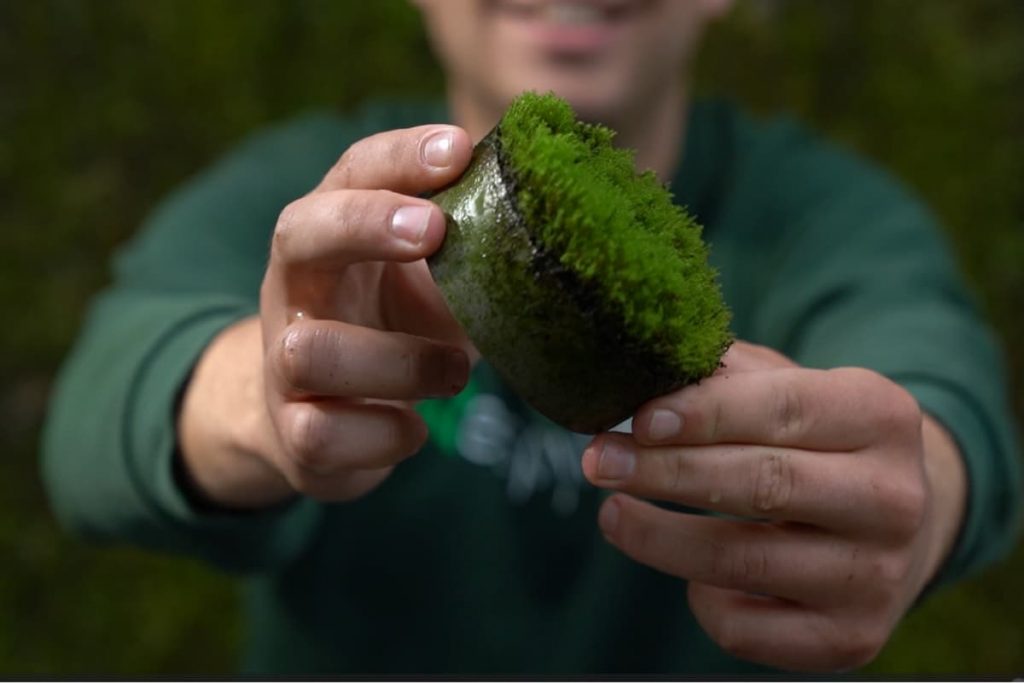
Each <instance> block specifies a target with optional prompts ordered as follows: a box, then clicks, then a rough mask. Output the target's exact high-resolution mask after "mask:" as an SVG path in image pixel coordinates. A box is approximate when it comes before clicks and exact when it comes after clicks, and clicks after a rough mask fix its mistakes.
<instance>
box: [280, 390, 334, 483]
mask: <svg viewBox="0 0 1024 683" xmlns="http://www.w3.org/2000/svg"><path fill="white" fill-rule="evenodd" d="M329 444H330V430H329V428H328V424H327V418H326V417H325V416H324V415H323V414H322V413H321V412H319V411H317V410H315V409H313V408H312V407H309V406H307V407H304V408H302V409H300V410H299V411H298V412H297V413H296V414H295V416H294V417H293V418H292V422H291V426H290V429H289V445H290V447H291V448H290V452H291V456H292V460H294V462H295V464H296V465H298V466H299V468H301V469H303V470H311V471H319V470H323V469H324V468H325V467H326V466H327V465H328V464H329V463H330V457H329V453H328V446H329Z"/></svg>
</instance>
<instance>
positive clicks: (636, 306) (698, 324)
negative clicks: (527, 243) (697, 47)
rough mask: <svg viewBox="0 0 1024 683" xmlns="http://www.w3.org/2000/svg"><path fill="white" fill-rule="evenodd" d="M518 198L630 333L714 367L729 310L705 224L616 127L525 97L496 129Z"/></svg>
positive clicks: (559, 103)
mask: <svg viewBox="0 0 1024 683" xmlns="http://www.w3.org/2000/svg"><path fill="white" fill-rule="evenodd" d="M498 134H499V141H500V145H501V148H502V152H503V156H504V159H505V163H506V170H507V172H509V173H510V174H511V176H512V179H513V181H514V188H515V198H516V201H517V203H518V207H519V210H520V212H521V213H522V216H523V219H524V223H525V224H526V226H527V229H528V230H529V231H530V232H531V235H532V238H533V239H534V240H535V243H536V244H537V246H538V247H539V248H541V249H543V250H544V251H545V252H547V253H548V254H549V255H551V256H552V257H554V258H557V259H558V261H559V263H560V264H561V265H562V266H563V267H564V268H566V269H568V270H569V271H570V272H571V273H573V274H574V275H575V277H576V278H578V280H579V281H580V283H581V284H582V285H583V286H584V287H585V288H588V289H589V290H590V291H592V292H593V293H594V294H595V295H596V296H595V299H596V300H597V301H599V302H601V305H602V306H603V307H605V310H604V312H605V313H606V314H610V315H611V317H612V318H613V319H620V320H622V321H623V323H624V328H625V331H626V333H627V334H628V335H629V336H630V337H632V338H633V339H634V340H635V341H636V342H638V343H639V344H641V345H643V346H646V347H647V348H649V349H650V351H651V352H652V353H654V354H655V355H656V356H657V357H659V358H661V359H663V361H664V362H666V363H667V364H668V365H669V366H670V367H673V368H674V369H675V370H677V371H678V372H680V373H681V374H683V375H685V376H688V377H692V378H697V377H702V376H705V375H708V374H710V373H712V372H713V371H714V370H715V368H716V367H717V366H718V362H719V359H720V357H721V354H722V353H723V351H724V350H725V349H726V348H727V346H728V344H729V342H730V334H729V331H728V326H729V312H728V310H727V309H726V307H725V305H724V303H723V301H722V297H721V294H720V291H719V288H718V285H717V283H716V280H715V273H714V271H713V270H712V269H711V268H710V266H709V265H708V263H707V247H706V246H705V245H704V243H703V241H702V240H701V229H700V226H699V225H697V223H696V222H695V221H694V220H693V219H692V218H691V217H690V216H689V215H688V214H687V213H686V212H685V211H684V210H683V209H682V208H680V207H678V206H676V205H674V204H673V203H672V201H671V199H672V197H671V194H670V193H669V192H668V190H666V189H665V188H664V187H663V186H662V185H661V183H659V182H658V180H657V178H656V177H655V175H654V174H653V173H651V172H647V173H642V174H639V175H638V174H637V173H636V172H635V170H634V162H633V154H632V153H631V152H630V151H626V150H620V149H616V148H615V147H613V146H612V138H613V135H614V133H613V132H612V131H611V130H609V129H607V128H605V127H603V126H596V125H590V124H586V123H582V122H580V121H577V120H576V117H575V115H574V113H573V111H572V109H571V108H570V107H569V105H568V104H567V103H566V102H565V101H563V100H561V99H559V98H558V97H556V96H554V95H552V94H547V95H537V94H535V93H525V94H523V95H521V96H520V97H519V98H517V99H516V100H515V101H514V102H513V103H512V105H511V107H510V108H509V109H508V111H507V112H506V113H505V116H504V117H503V118H502V120H501V122H500V124H499V126H498Z"/></svg>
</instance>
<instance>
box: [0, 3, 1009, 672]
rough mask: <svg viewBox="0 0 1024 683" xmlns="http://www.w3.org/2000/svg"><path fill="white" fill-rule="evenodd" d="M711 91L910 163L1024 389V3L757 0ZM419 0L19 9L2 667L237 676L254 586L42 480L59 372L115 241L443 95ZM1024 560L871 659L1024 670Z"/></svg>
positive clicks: (2, 279)
mask: <svg viewBox="0 0 1024 683" xmlns="http://www.w3.org/2000/svg"><path fill="white" fill-rule="evenodd" d="M698 85H699V89H700V91H701V92H703V93H714V94H724V95H727V96H729V97H732V98H735V99H737V100H739V101H741V102H744V103H745V104H746V105H747V106H749V107H750V108H752V109H754V110H756V111H759V112H765V113H771V112H776V111H786V112H792V113H795V114H796V115H797V116H799V117H801V118H802V119H804V120H805V121H807V122H808V123H810V124H811V125H812V126H814V127H816V128H818V129H820V130H822V131H824V132H825V133H827V134H828V135H830V136H831V137H833V138H835V139H838V140H840V141H841V142H842V143H844V144H846V145H848V146H850V147H853V148H855V149H857V150H859V151H860V152H862V153H864V154H866V155H868V156H869V157H872V158H874V159H876V160H877V161H879V162H881V163H882V164H885V165H886V166H888V167H890V168H891V169H894V170H895V171H896V172H897V173H898V174H899V175H901V176H902V177H903V178H904V179H905V180H906V181H907V182H908V183H910V185H912V186H913V187H914V188H915V189H916V190H917V191H918V192H919V193H920V194H922V195H923V196H924V197H925V199H926V200H928V201H929V202H930V203H931V205H932V206H933V207H934V208H935V209H936V211H937V212H938V213H939V215H940V216H941V217H942V218H943V219H944V221H945V224H946V226H947V228H948V230H949V234H950V235H951V237H952V240H953V242H954V244H955V246H956V248H957V251H958V254H959V256H960V259H961V263H962V265H963V267H964V269H965V272H966V273H967V275H968V277H969V279H970V282H971V284H972V286H973V287H974V288H975V291H976V292H977V293H978V296H979V300H980V301H981V303H982V305H983V306H984V307H985V308H986V310H987V311H988V313H989V314H990V317H991V319H992V320H993V322H994V324H995V325H996V327H997V328H998V330H999V331H1000V333H1001V334H1002V336H1003V339H1004V340H1005V343H1006V346H1007V349H1008V350H1009V355H1010V367H1011V370H1012V377H1011V380H1012V382H1013V385H1014V387H1015V406H1016V410H1017V414H1018V415H1022V410H1021V408H1022V406H1024V400H1022V397H1024V395H1022V392H1024V317H1022V314H1024V3H1021V2H1019V0H929V2H924V3H917V2H906V1H905V0H846V1H839V0H836V1H829V2H826V1H822V0H788V1H787V0H775V1H770V0H747V1H746V2H742V0H741V1H740V3H739V6H738V7H737V10H736V11H735V12H734V13H733V14H732V16H730V18H729V19H728V20H727V21H725V22H723V23H722V24H721V25H720V26H718V27H717V28H716V29H715V31H714V33H713V35H711V36H710V38H709V41H708V44H707V45H706V48H705V50H704V51H703V53H702V56H701V60H700V64H699V67H698ZM441 88H442V79H441V75H440V72H439V71H438V68H437V66H436V64H435V63H434V62H433V60H432V59H431V58H430V56H429V50H428V47H427V44H426V40H425V38H424V35H423V32H422V29H421V27H420V24H419V20H418V17H417V15H416V13H415V11H413V10H412V9H411V8H410V6H409V5H408V4H407V3H406V2H405V1H404V0H387V1H381V0H376V1H374V2H339V1H337V0H248V1H247V2H244V3H243V2H241V1H238V0H147V1H146V2H138V1H136V0H77V1H76V0H39V1H36V2H3V3H0V313H2V319H0V325H2V327H0V329H2V332H0V456H2V461H0V675H5V674H8V675H9V674H11V673H33V672H45V673H88V672H99V673H111V674H113V673H136V674H146V673H155V672H170V673H174V672H179V673H181V672H189V671H202V672H208V673H216V672H230V671H231V670H232V669H233V667H234V662H235V656H236V651H237V647H238V644H239V642H240V639H241V633H242V626H241V623H240V620H239V618H238V614H237V611H236V608H237V596H236V593H235V591H234V589H233V586H232V583H231V582H230V581H229V580H228V579H227V578H225V577H223V576H219V575H217V574H215V573H213V572H212V571H210V570H207V569H205V568H204V567H201V566H198V565H197V564H195V563H193V562H190V561H186V560H180V559H172V558H165V557H157V556H152V555H148V554H145V553H142V552H139V551H135V550H131V549H125V548H116V549H97V548H91V547H87V546H85V545H83V544H81V543H78V542H76V541H74V540H71V539H69V538H67V537H66V536H65V535H63V534H62V533H61V532H60V531H59V530H58V529H57V528H56V526H55V525H54V523H53V521H52V519H51V518H50V516H49V513H48V511H47V507H46V501H45V499H44V496H43V493H42V490H41V487H40V484H39V478H38V475H37V440H38V433H39V427H40V424H41V421H42V419H43V415H44V412H45V406H46V400H47V394H48V391H49V388H50V386H51V381H52V377H53V375H54V372H55V369H56V367H57V366H58V364H59V362H60V360H61V358H62V356H63V355H64V353H65V352H66V350H67V349H68V347H69V345H70V343H71V341H72V339H73V337H74V334H75V331H76V328H77V326H78V325H79V323H80V321H81V317H82V314H83V310H84V307H85V306H86V304H87V302H88V300H89V298H90V296H91V295H92V294H93V293H94V292H95V291H96V290H97V289H98V288H100V287H101V286H102V285H103V283H104V282H105V280H106V278H107V270H106V264H107V260H108V257H109V255H110V253H111V252H112V250H113V249H114V248H115V246H116V245H117V244H118V243H119V242H121V241H122V240H124V239H125V238H126V237H127V236H128V235H130V234H131V233H132V231H133V230H134V229H135V227H136V226H137V225H138V224H139V222H140V220H141V219H142V218H143V216H145V214H146V212H147V210H148V209H149V208H150V207H152V205H153V204H154V202H155V201H156V200H157V199H158V198H160V197H161V196H162V195H163V194H164V193H166V192H167V191H168V190H169V189H170V188H172V187H173V186H174V185H175V184H177V183H179V182H180V181H182V180H183V179H185V178H186V177H188V176H189V175H190V174H191V173H193V172H195V171H196V170H197V169H199V168H201V167H202V166H203V165H204V164H206V163H208V162H209V161H211V160H212V159H214V158H215V157H216V156H217V155H219V154H220V153H222V152H223V151H225V150H226V149H228V148H229V147H231V146H232V145H233V144H235V143H236V142H238V140H239V139H240V138H241V137H243V136H244V135H245V134H246V133H248V132H249V131H251V130H253V129H254V128H256V127H258V126H260V125H262V124H265V123H267V122H270V121H273V120H277V119H281V118H283V117H287V116H290V115H292V114H294V113H296V112H298V111H300V110H303V109H307V108H312V107H325V106H326V107H335V108H339V109H342V110H345V109H348V108H351V107H352V106H354V105H355V104H357V103H358V102H360V101H361V100H364V99H366V98H368V97H371V96H375V95H381V94H392V95H393V94H414V95H424V94H426V95H430V94H436V93H440V92H441ZM1022 577H1024V551H1022V550H1018V552H1017V553H1016V554H1015V555H1014V556H1013V557H1012V558H1010V559H1009V560H1008V561H1006V562H1004V563H1002V564H1001V565H999V566H997V567H995V568H993V569H991V570H989V571H988V572H987V573H985V574H984V575H982V576H979V577H977V578H975V579H973V580H971V581H969V582H967V583H964V584H962V585H960V586H958V587H956V588H955V589H952V590H946V591H945V592H942V593H940V594H938V595H936V596H935V597H934V598H932V599H931V600H930V601H928V602H927V603H926V604H925V605H924V606H923V607H922V608H920V609H918V610H917V611H915V612H914V613H913V614H912V615H911V616H910V617H909V618H908V619H907V620H906V621H905V622H904V623H903V625H902V626H901V627H900V629H899V630H898V632H897V633H896V635H895V637H894V639H893V640H892V642H891V644H890V645H889V646H888V647H887V648H886V650H885V651H884V652H883V654H882V656H881V657H880V658H879V660H878V661H877V662H876V663H875V664H874V665H873V666H872V667H871V668H872V670H873V671H876V672H884V673H891V674H898V673H922V672H947V673H949V672H975V673H977V672H983V673H994V674H1014V673H1016V674H1020V673H1022V672H1024V591H1022V590H1021V588H1022Z"/></svg>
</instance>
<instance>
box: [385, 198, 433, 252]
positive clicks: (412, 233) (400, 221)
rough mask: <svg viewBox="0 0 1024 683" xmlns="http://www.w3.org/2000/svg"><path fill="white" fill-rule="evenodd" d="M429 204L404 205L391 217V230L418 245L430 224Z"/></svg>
mask: <svg viewBox="0 0 1024 683" xmlns="http://www.w3.org/2000/svg"><path fill="white" fill-rule="evenodd" d="M430 211H431V209H430V207H429V206H402V207H399V208H398V210H397V211H395V215H393V216H392V217H391V232H392V233H394V235H395V237H397V238H399V239H402V240H405V241H406V242H408V243H409V244H413V245H418V244H419V243H420V242H422V241H423V236H424V235H425V234H427V226H428V225H430Z"/></svg>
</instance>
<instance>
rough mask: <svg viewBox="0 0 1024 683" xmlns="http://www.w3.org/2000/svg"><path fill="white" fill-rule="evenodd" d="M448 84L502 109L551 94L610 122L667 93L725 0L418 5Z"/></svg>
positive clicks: (491, 0) (479, 0) (448, 0)
mask: <svg viewBox="0 0 1024 683" xmlns="http://www.w3.org/2000/svg"><path fill="white" fill-rule="evenodd" d="M416 4H417V5H418V6H419V7H420V8H421V10H422V13H423V16H424V20H425V22H426V25H427V30H428V31H429V33H430V36H431V39H432V41H433V44H434V48H435V50H436V52H437V54H438V56H439V58H440V59H441V61H442V63H443V64H444V66H445V68H446V70H447V73H448V79H449V87H450V88H452V89H454V91H455V92H456V93H457V94H458V95H459V96H464V97H468V98H469V99H470V100H471V101H472V102H473V103H474V105H475V106H478V107H482V108H484V109H485V110H488V111H501V110H502V109H503V108H504V107H505V105H506V104H507V103H508V102H509V101H510V100H511V99H512V98H513V97H515V96H516V95H517V94H519V93H520V92H522V91H523V90H528V89H531V90H537V91H540V92H544V91H547V90H553V91H555V92H556V93H558V94H559V95H561V96H562V97H565V98H566V99H567V100H569V101H570V102H571V103H572V104H573V106H574V107H575V108H576V109H577V111H579V112H580V113H581V115H582V116H583V117H584V118H587V119H591V120H598V121H602V122H604V123H608V124H613V125H614V124H615V123H616V122H617V121H620V120H621V119H622V118H623V117H624V116H629V115H630V112H631V110H633V109H635V108H636V107H642V106H643V105H644V102H645V101H648V102H649V101H650V100H651V99H652V98H657V97H658V96H659V94H664V93H665V91H666V89H671V86H672V85H673V84H677V83H679V82H680V80H681V79H682V77H683V73H684V72H685V69H686V67H687V65H688V62H689V61H690V58H691V56H692V55H693V52H694V50H695V48H696V44H697V41H698V39H699V37H700V35H701V32H702V30H703V28H704V26H705V25H706V24H707V22H708V21H709V20H710V19H711V18H712V17H714V16H715V15H717V14H720V13H721V12H723V11H724V10H725V9H727V7H728V5H729V4H730V0H416Z"/></svg>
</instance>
